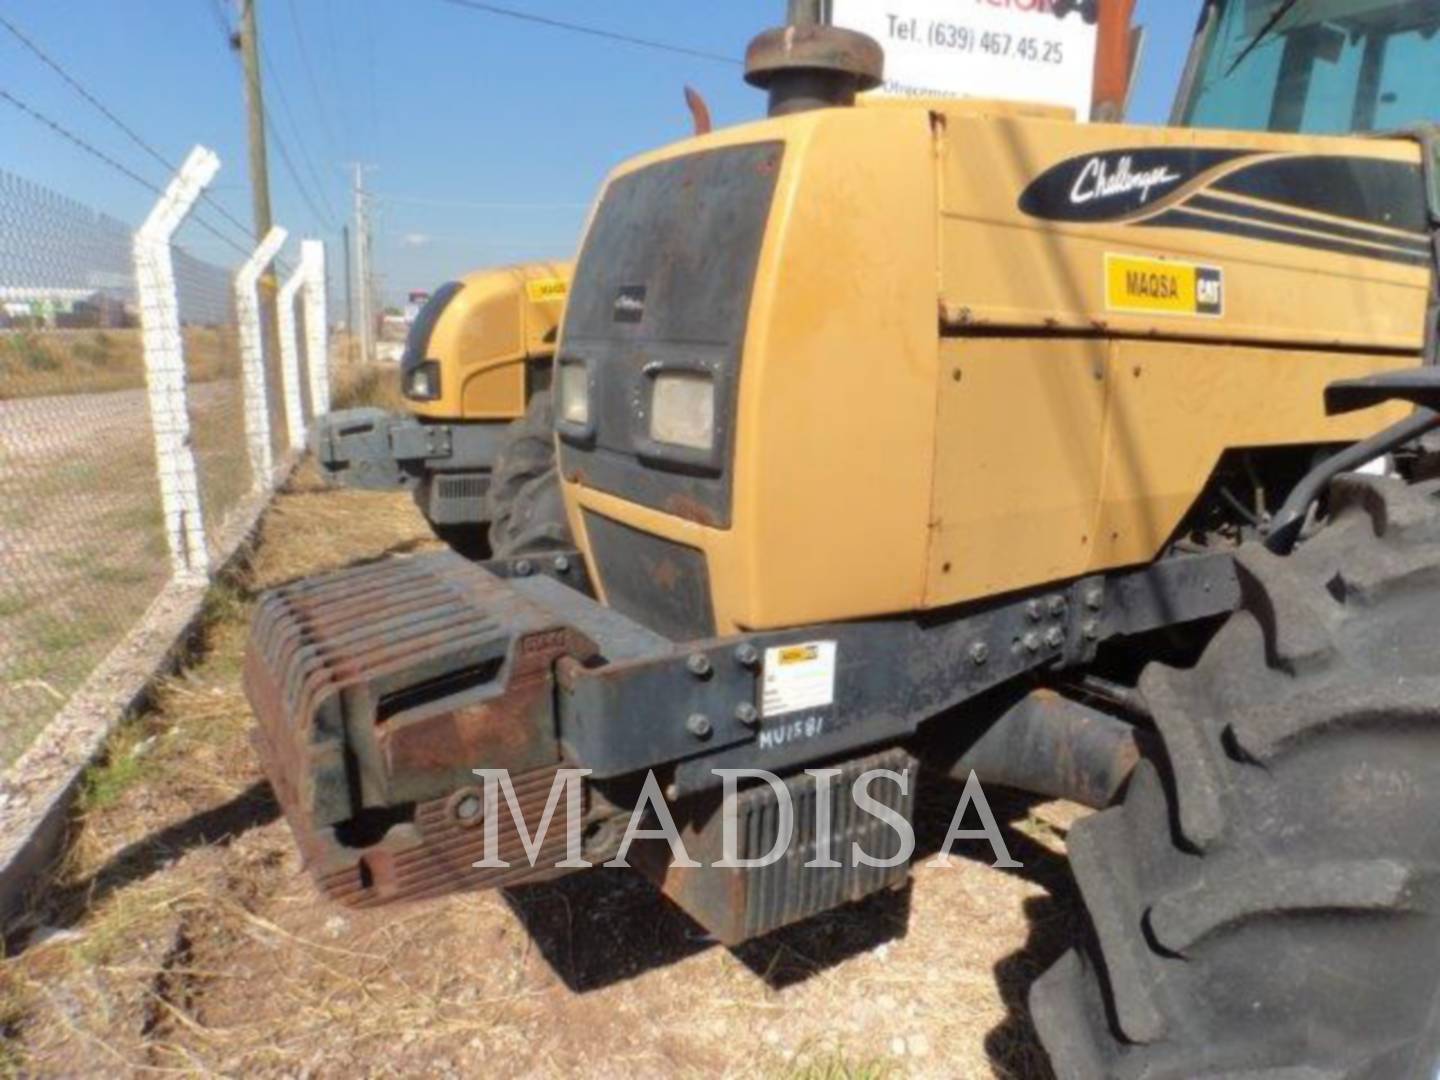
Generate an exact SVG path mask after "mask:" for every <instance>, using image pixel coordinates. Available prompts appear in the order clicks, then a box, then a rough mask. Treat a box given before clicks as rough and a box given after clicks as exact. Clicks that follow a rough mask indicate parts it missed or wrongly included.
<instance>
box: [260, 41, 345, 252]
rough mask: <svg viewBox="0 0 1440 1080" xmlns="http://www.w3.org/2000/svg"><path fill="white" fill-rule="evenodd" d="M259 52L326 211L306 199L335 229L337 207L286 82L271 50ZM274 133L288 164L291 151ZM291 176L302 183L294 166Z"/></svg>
mask: <svg viewBox="0 0 1440 1080" xmlns="http://www.w3.org/2000/svg"><path fill="white" fill-rule="evenodd" d="M258 52H259V53H260V63H261V64H262V65H263V66H264V68H265V73H266V74H267V75H269V76H270V87H271V90H272V91H273V92H274V94H275V96H276V97H278V98H279V99H280V110H281V112H283V113H284V114H285V119H286V120H287V121H288V122H289V124H290V133H291V134H292V135H294V136H295V139H296V145H297V146H299V148H300V160H301V162H303V163H304V165H305V168H306V169H307V170H308V171H309V175H310V179H311V180H312V181H313V182H314V184H315V190H316V191H317V192H318V193H319V196H320V201H321V202H323V203H324V204H325V213H323V214H322V213H320V212H319V211H318V210H316V208H315V204H314V202H312V201H311V199H310V197H309V195H306V197H305V201H306V202H307V203H309V204H310V209H311V210H315V216H316V217H318V218H320V219H321V221H323V222H324V224H325V227H326V228H327V229H330V230H331V231H334V229H335V208H334V206H332V205H331V203H330V199H329V198H328V197H327V196H326V194H325V182H324V181H323V180H321V179H320V174H319V173H318V172H316V170H315V163H314V162H313V161H312V160H310V155H309V154H308V153H306V151H305V133H304V132H303V131H301V130H300V125H299V123H298V122H297V121H296V120H295V113H294V112H293V111H292V110H291V108H290V99H289V98H288V97H286V96H285V84H284V83H283V82H282V81H281V80H280V77H279V76H278V75H276V74H275V68H274V67H273V66H272V65H271V63H270V54H269V52H268V51H267V50H265V49H264V48H259V49H258ZM269 111H270V110H269V107H268V106H267V107H266V109H265V112H266V113H267V118H266V125H267V126H270V125H269V117H268V113H269ZM274 135H275V142H276V145H278V146H279V148H280V156H281V157H282V158H283V159H285V161H286V163H287V165H288V164H289V162H290V151H289V150H288V148H287V147H286V146H285V143H284V140H282V139H281V138H280V133H279V132H278V131H277V132H274ZM291 178H292V179H293V180H294V181H295V183H296V184H297V185H299V184H300V178H299V177H298V176H295V174H294V170H293V168H292V170H291ZM301 194H302V195H305V192H304V191H302V192H301Z"/></svg>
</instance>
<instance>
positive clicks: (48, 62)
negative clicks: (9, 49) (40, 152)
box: [0, 14, 249, 237]
mask: <svg viewBox="0 0 1440 1080" xmlns="http://www.w3.org/2000/svg"><path fill="white" fill-rule="evenodd" d="M0 26H4V27H5V29H6V30H8V31H9V32H10V34H11V35H12V36H13V37H14V38H15V39H16V40H17V41H19V42H20V44H21V45H23V46H25V48H27V49H29V50H30V52H31V53H33V54H34V55H35V57H36V58H37V59H38V60H40V62H41V63H43V64H44V65H45V66H46V67H48V68H49V69H50V70H51V71H53V72H55V74H56V75H58V76H60V78H61V79H63V80H64V81H65V83H66V84H67V85H68V86H69V87H70V88H71V89H72V90H74V91H75V92H76V93H77V94H79V95H80V96H81V97H82V98H84V99H85V101H86V102H88V103H89V104H90V105H91V106H93V107H94V108H95V109H96V110H97V111H98V112H99V113H100V115H101V116H103V117H105V119H107V120H109V121H110V123H112V124H114V125H115V126H116V127H117V128H119V129H120V131H121V132H123V133H124V134H125V135H126V137H128V138H129V139H130V141H131V142H133V143H134V144H135V145H136V146H138V147H140V149H141V150H143V151H145V153H147V154H149V155H150V157H152V158H153V159H154V160H156V161H158V162H159V163H160V164H161V165H162V166H163V167H164V168H165V171H166V172H167V173H168V174H170V175H172V176H173V175H174V174H175V173H177V172H179V171H180V170H179V168H178V167H177V166H176V165H175V164H174V163H173V162H171V161H170V160H169V159H168V158H166V157H165V155H164V154H162V153H160V151H158V150H156V149H155V147H153V146H152V145H150V143H148V142H146V141H145V139H144V138H142V137H141V136H140V134H139V133H138V132H137V131H136V130H135V129H134V128H132V127H131V126H130V125H129V124H127V123H125V121H124V120H122V119H120V117H118V116H116V115H115V113H114V111H113V110H111V109H110V108H108V107H107V106H106V105H105V103H104V102H103V101H101V100H100V99H99V98H98V97H96V96H95V95H94V94H93V93H91V92H90V91H89V90H88V89H86V88H85V87H84V86H83V85H82V84H81V83H80V80H78V79H76V78H75V77H74V76H73V75H71V74H70V73H69V72H68V71H66V70H65V69H64V68H63V67H61V65H60V62H59V61H58V60H56V59H55V58H54V57H52V56H51V55H50V54H49V53H47V52H46V51H45V50H44V49H42V48H41V47H40V46H39V45H38V44H37V43H36V42H35V41H34V40H33V39H32V38H30V37H29V36H28V35H26V34H25V32H24V31H22V30H21V29H20V28H19V27H18V26H16V25H15V24H14V23H13V22H11V21H10V20H9V19H7V18H6V17H5V16H4V15H3V14H0ZM10 101H11V102H12V104H15V105H17V106H19V107H21V108H24V106H22V105H20V103H19V102H18V101H16V100H15V99H14V98H13V97H12V98H10ZM27 111H31V110H27ZM32 115H36V116H37V118H38V114H34V113H33V111H32ZM42 122H43V123H49V122H48V121H45V120H43V119H42ZM51 126H55V125H51ZM57 130H60V129H59V128H58V127H57ZM112 164H116V165H118V162H112ZM122 168H123V166H122ZM124 171H125V172H127V173H128V172H129V170H128V169H126V170H124ZM131 175H132V179H138V178H137V177H134V175H133V174H131ZM142 182H143V181H142ZM201 197H202V198H203V199H204V200H205V202H206V203H207V204H208V205H209V206H210V207H211V208H212V209H213V210H214V211H215V212H216V213H217V214H219V215H220V216H221V217H222V218H224V219H225V220H226V221H228V222H229V223H230V224H231V225H233V226H234V227H235V228H237V229H239V230H240V232H241V235H244V236H247V237H248V236H249V230H248V229H246V228H245V225H244V223H243V222H241V221H239V220H238V219H236V217H235V216H234V215H233V214H231V213H230V212H229V211H228V210H226V209H225V207H223V206H221V205H220V203H218V202H216V201H215V200H214V199H213V198H211V197H210V194H209V193H208V192H206V193H204V194H203V195H202V196H201Z"/></svg>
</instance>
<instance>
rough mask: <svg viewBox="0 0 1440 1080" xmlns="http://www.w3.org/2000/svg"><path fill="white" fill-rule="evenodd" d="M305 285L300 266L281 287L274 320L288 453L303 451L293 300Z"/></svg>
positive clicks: (302, 269) (298, 350)
mask: <svg viewBox="0 0 1440 1080" xmlns="http://www.w3.org/2000/svg"><path fill="white" fill-rule="evenodd" d="M304 284H305V263H304V257H303V255H302V257H301V263H300V265H299V266H298V267H297V268H296V270H295V272H294V273H293V274H291V275H290V280H289V281H287V282H285V284H284V285H281V286H280V299H279V303H278V306H277V309H276V310H277V311H278V312H279V314H278V316H277V318H278V320H279V325H280V383H281V388H282V389H283V391H284V395H285V427H286V428H287V429H288V431H289V433H290V449H291V450H303V449H304V448H305V411H304V408H303V407H302V405H301V401H300V340H299V336H298V332H297V330H296V327H295V298H296V297H297V296H298V295H299V294H300V288H301V286H303V285H304Z"/></svg>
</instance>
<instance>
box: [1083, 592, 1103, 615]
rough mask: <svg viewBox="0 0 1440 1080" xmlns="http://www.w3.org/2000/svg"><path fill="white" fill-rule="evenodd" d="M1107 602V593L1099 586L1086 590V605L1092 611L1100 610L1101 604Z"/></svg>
mask: <svg viewBox="0 0 1440 1080" xmlns="http://www.w3.org/2000/svg"><path fill="white" fill-rule="evenodd" d="M1104 603H1105V594H1104V593H1103V592H1101V591H1100V590H1099V589H1098V588H1091V589H1086V590H1085V606H1086V607H1088V608H1089V609H1090V610H1091V611H1099V610H1100V606H1101V605H1102V604H1104Z"/></svg>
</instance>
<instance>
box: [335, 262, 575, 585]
mask: <svg viewBox="0 0 1440 1080" xmlns="http://www.w3.org/2000/svg"><path fill="white" fill-rule="evenodd" d="M573 269H574V267H573V264H571V263H566V262H555V263H532V264H527V265H520V266H507V267H499V268H494V269H488V270H481V271H477V272H475V273H472V274H469V275H467V276H466V277H464V278H462V279H460V280H459V281H452V282H448V283H447V284H445V285H442V286H441V287H440V288H439V289H437V290H436V291H435V292H434V294H433V295H432V296H431V297H430V299H429V300H428V301H427V302H426V304H425V305H424V306H423V307H422V308H421V309H420V312H419V314H418V315H417V316H416V318H415V321H414V323H413V324H412V326H411V327H410V332H409V335H408V338H407V340H406V343H405V351H404V354H403V355H402V357H401V361H400V390H401V393H402V394H403V395H404V397H405V399H406V401H407V402H408V403H409V407H410V411H409V413H408V414H407V415H396V414H393V413H389V412H386V411H385V410H383V409H377V408H359V409H347V410H344V411H342V412H337V413H332V414H330V415H329V416H326V417H323V418H322V419H321V420H320V421H319V422H318V423H317V425H316V429H315V432H314V434H313V435H312V443H313V449H314V450H315V456H316V459H317V460H318V462H319V463H320V466H321V468H322V469H324V470H325V472H326V473H327V474H328V475H329V476H331V477H333V478H334V479H336V480H337V481H339V482H341V483H343V484H346V485H348V486H351V487H356V488H361V489H365V490H370V491H394V490H408V491H410V492H412V493H413V494H414V497H415V502H416V504H417V505H418V506H419V508H420V511H421V512H422V513H423V514H424V515H425V518H426V520H427V521H429V522H430V525H431V527H432V528H433V529H434V530H435V532H436V535H438V536H439V537H440V538H441V539H442V540H444V541H445V542H446V543H448V544H449V545H450V546H451V547H452V548H454V549H455V550H456V551H458V552H460V553H462V554H465V555H467V556H469V557H475V558H480V557H488V556H489V555H490V554H491V553H492V552H493V553H497V554H502V555H513V554H515V553H517V552H520V551H546V550H550V549H555V548H564V547H568V546H569V545H570V543H571V540H570V536H569V533H568V530H567V529H566V527H565V524H564V513H563V510H562V508H561V507H560V503H559V492H558V488H557V486H556V482H555V474H554V455H553V450H552V447H551V427H552V423H553V422H552V417H551V412H550V378H551V365H552V363H553V361H554V357H555V344H556V337H557V335H558V333H559V326H560V320H561V318H562V317H563V315H564V311H565V298H566V295H567V293H568V291H569V288H570V278H571V275H572V273H573Z"/></svg>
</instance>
